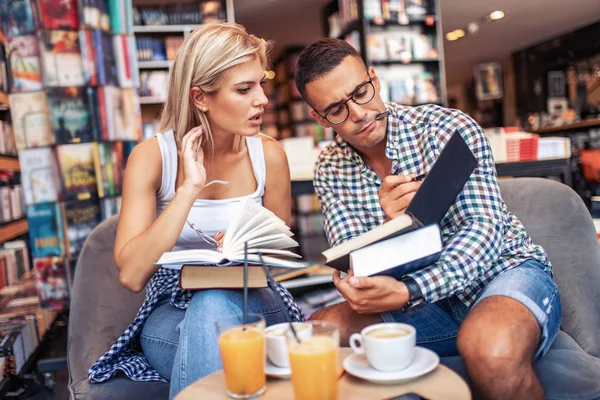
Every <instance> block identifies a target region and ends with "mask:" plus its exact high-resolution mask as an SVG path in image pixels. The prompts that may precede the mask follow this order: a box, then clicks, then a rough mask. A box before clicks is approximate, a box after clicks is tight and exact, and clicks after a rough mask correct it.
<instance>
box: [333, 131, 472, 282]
mask: <svg viewBox="0 0 600 400" xmlns="http://www.w3.org/2000/svg"><path fill="white" fill-rule="evenodd" d="M476 167H477V159H476V158H475V156H474V155H473V153H472V152H471V150H470V149H469V147H468V146H467V144H466V143H465V141H464V139H463V138H462V136H461V135H460V134H458V133H455V134H453V135H452V137H451V138H450V140H449V141H448V143H447V144H446V146H445V147H444V148H443V150H442V152H441V153H440V155H439V157H438V159H437V160H436V162H435V163H434V165H433V167H432V168H431V170H430V171H429V173H428V174H427V177H426V178H425V180H424V181H423V183H422V184H421V187H420V188H419V190H418V191H417V192H416V193H415V196H414V198H413V199H412V201H411V203H410V204H409V206H408V208H407V209H406V212H405V213H404V214H402V215H399V216H397V217H396V218H394V219H392V220H390V221H388V222H386V223H384V224H383V225H380V226H378V227H377V228H375V229H372V230H370V231H368V232H365V233H363V234H362V235H359V236H357V237H354V238H352V239H350V240H348V241H346V242H344V243H341V244H339V245H337V246H334V247H332V248H330V249H328V250H325V251H324V252H323V255H324V256H325V258H326V260H327V261H326V262H325V265H328V266H330V267H333V268H335V269H338V270H340V271H342V272H348V269H349V268H352V269H353V271H354V274H355V275H357V276H372V275H389V276H393V277H395V278H397V279H399V278H401V277H402V276H403V275H405V274H407V273H410V272H413V271H416V270H419V269H422V268H424V267H427V266H429V265H431V264H434V263H435V262H436V261H437V260H438V259H439V256H440V254H441V251H442V249H443V241H442V235H441V229H440V227H439V224H440V223H441V221H442V219H443V218H444V216H445V215H446V213H447V212H448V209H449V208H450V206H452V204H453V203H454V202H455V200H456V198H457V197H458V195H459V194H460V192H461V191H462V189H463V187H464V186H465V184H466V182H467V181H468V179H469V177H470V176H471V174H472V173H473V171H474V170H475V168H476Z"/></svg>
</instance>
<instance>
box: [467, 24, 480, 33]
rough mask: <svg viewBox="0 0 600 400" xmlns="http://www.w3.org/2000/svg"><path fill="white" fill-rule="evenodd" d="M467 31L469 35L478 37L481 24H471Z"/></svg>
mask: <svg viewBox="0 0 600 400" xmlns="http://www.w3.org/2000/svg"><path fill="white" fill-rule="evenodd" d="M467 31H468V32H469V35H477V34H478V33H479V24H478V23H477V22H471V23H469V25H467Z"/></svg>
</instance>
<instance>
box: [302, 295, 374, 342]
mask: <svg viewBox="0 0 600 400" xmlns="http://www.w3.org/2000/svg"><path fill="white" fill-rule="evenodd" d="M309 320H310V321H314V320H323V321H328V322H333V323H334V324H337V325H338V326H339V327H340V346H344V347H347V346H349V340H350V335H352V334H353V333H357V332H360V331H361V330H362V329H363V328H364V327H366V326H369V325H373V324H379V323H381V322H383V320H382V319H381V317H380V316H379V314H369V315H362V314H358V313H357V312H356V311H354V310H352V308H350V305H349V304H348V302H346V301H344V302H342V303H338V304H334V305H332V306H329V307H325V308H323V309H320V310H319V311H317V312H315V313H314V314H313V315H311V317H310V318H309Z"/></svg>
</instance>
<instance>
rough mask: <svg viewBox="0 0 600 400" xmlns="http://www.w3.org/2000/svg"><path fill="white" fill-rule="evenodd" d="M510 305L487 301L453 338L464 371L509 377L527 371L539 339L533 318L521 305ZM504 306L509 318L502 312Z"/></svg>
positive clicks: (508, 303) (501, 301)
mask: <svg viewBox="0 0 600 400" xmlns="http://www.w3.org/2000/svg"><path fill="white" fill-rule="evenodd" d="M488 300H489V301H488ZM486 301H487V302H486ZM484 302H486V303H484ZM514 302H515V300H513V299H506V298H503V299H491V298H489V299H486V300H484V301H482V303H480V305H478V306H476V307H475V308H474V310H473V311H472V314H470V315H469V316H468V317H467V319H466V320H465V322H464V323H463V325H462V326H461V328H460V330H459V333H458V338H457V346H458V351H459V353H460V355H461V356H462V357H463V359H464V361H465V364H466V365H467V369H471V370H477V371H480V373H482V374H483V373H489V374H492V375H495V376H510V375H514V374H515V373H516V372H518V371H519V370H522V369H523V368H525V369H528V368H531V365H532V361H533V356H534V354H535V350H536V349H537V346H538V344H539V339H540V335H539V326H538V325H537V321H535V319H534V317H533V315H529V312H528V311H527V310H525V311H523V310H522V309H519V306H521V307H522V305H518V306H517V305H516V304H514ZM504 305H506V306H507V307H506V308H505V311H506V313H508V314H510V315H506V314H504V313H503V312H502V310H503V309H504V307H503V306H504ZM478 307H479V308H478ZM515 307H516V309H515Z"/></svg>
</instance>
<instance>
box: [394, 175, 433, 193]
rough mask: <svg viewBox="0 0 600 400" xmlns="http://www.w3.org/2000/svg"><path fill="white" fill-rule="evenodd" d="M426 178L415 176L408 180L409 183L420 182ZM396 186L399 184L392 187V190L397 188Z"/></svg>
mask: <svg viewBox="0 0 600 400" xmlns="http://www.w3.org/2000/svg"><path fill="white" fill-rule="evenodd" d="M426 176H427V174H421V175H417V176H415V177H413V178H412V179H411V180H410V182H421V181H422V180H423V179H425V177H426ZM398 186H400V184H397V185H394V189H395V188H397V187H398Z"/></svg>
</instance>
